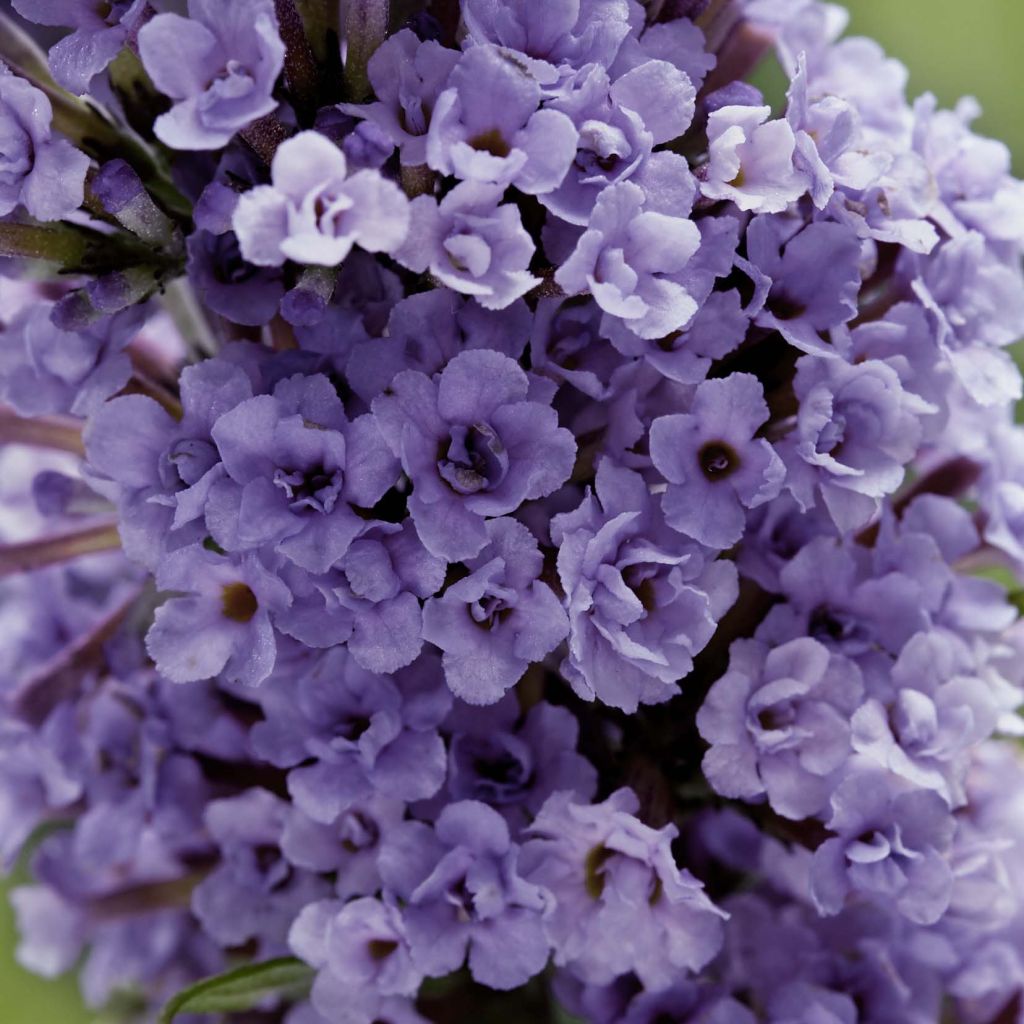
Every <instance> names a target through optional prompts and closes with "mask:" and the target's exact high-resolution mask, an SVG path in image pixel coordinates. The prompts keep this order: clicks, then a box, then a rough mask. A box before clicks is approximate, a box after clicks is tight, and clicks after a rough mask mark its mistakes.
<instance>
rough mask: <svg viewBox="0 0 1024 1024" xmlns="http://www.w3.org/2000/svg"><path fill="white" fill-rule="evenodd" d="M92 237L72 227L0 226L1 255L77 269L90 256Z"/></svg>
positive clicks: (3, 224) (5, 224)
mask: <svg viewBox="0 0 1024 1024" xmlns="http://www.w3.org/2000/svg"><path fill="white" fill-rule="evenodd" d="M88 249H89V241H88V238H87V237H86V236H85V235H83V234H82V233H81V232H79V231H76V230H75V229H74V228H70V227H64V226H60V227H43V226H42V225H39V224H9V223H0V256H20V257H22V258H24V259H33V260H49V261H50V262H52V263H59V264H60V265H61V266H62V267H74V266H76V265H77V264H79V263H80V262H81V261H82V260H83V259H84V258H85V256H86V253H87V252H88Z"/></svg>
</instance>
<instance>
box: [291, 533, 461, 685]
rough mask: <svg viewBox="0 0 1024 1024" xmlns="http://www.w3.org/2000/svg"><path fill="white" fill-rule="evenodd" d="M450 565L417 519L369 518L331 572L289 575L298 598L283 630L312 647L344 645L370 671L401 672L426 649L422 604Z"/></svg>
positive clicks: (435, 588) (436, 588)
mask: <svg viewBox="0 0 1024 1024" xmlns="http://www.w3.org/2000/svg"><path fill="white" fill-rule="evenodd" d="M445 567H446V563H445V561H444V560H443V559H441V558H437V557H435V556H434V555H431V554H430V552H428V551H427V550H426V548H424V547H423V544H422V542H421V541H420V539H419V537H418V535H417V533H416V528H415V527H414V525H413V523H412V521H411V520H408V519H407V520H406V521H405V522H403V523H401V524H398V523H385V522H369V523H366V524H364V526H363V527H362V529H361V531H360V533H359V535H358V537H357V539H356V540H355V541H353V542H352V544H351V545H350V546H349V548H348V551H347V552H346V554H345V555H344V556H343V557H342V558H341V560H340V561H339V562H338V564H337V565H336V566H335V568H334V569H333V570H331V571H330V572H328V573H326V574H325V575H322V576H310V575H308V574H306V573H305V572H302V571H300V572H299V573H298V575H296V574H287V576H286V578H287V580H288V583H289V585H290V587H291V589H292V593H293V594H294V595H295V601H294V603H293V604H292V607H291V608H290V609H289V610H288V612H287V613H286V614H284V615H282V616H280V617H279V620H278V628H279V629H280V630H281V632H282V633H287V634H288V635H289V636H292V637H294V638H295V639H296V640H298V641H299V642H300V643H303V644H305V645H306V646H308V647H314V648H322V647H331V646H333V645H334V644H339V643H344V644H346V645H347V648H348V652H349V653H350V654H351V655H352V657H353V658H355V660H356V661H357V662H358V663H359V664H360V665H361V666H362V667H363V668H365V669H366V670H367V671H368V672H379V673H385V674H386V673H389V672H394V671H396V670H397V669H399V668H404V667H405V666H406V665H409V664H411V663H412V662H413V661H415V659H416V657H417V656H418V655H419V653H420V650H421V649H422V647H423V629H422V621H423V616H422V610H421V608H420V601H421V600H422V599H423V598H428V597H431V596H433V595H434V594H436V593H437V591H438V590H440V589H441V586H442V584H443V583H444V576H445Z"/></svg>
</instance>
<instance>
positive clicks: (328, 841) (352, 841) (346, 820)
mask: <svg viewBox="0 0 1024 1024" xmlns="http://www.w3.org/2000/svg"><path fill="white" fill-rule="evenodd" d="M404 817H405V804H404V803H403V802H402V801H401V800H396V799H394V798H393V797H388V796H383V797H377V796H373V797H370V798H369V799H367V800H364V801H361V802H359V803H355V804H353V805H352V806H350V807H347V808H346V809H345V810H343V811H342V812H341V813H340V814H339V815H338V817H337V818H335V819H334V821H332V822H330V823H327V824H325V823H324V822H321V821H317V820H315V819H314V818H311V817H310V816H309V815H308V814H306V813H305V812H304V811H301V810H299V808H298V807H295V806H292V807H289V809H288V815H287V818H286V820H285V824H284V830H283V832H282V833H281V853H282V854H284V856H285V857H286V858H287V859H288V862H289V863H291V864H294V865H295V866H296V867H298V868H302V869H304V870H306V871H313V872H317V873H320V874H328V873H334V874H336V876H337V881H336V882H335V891H336V894H337V896H338V897H339V898H341V899H349V898H350V897H353V896H371V895H373V894H374V893H375V892H378V891H379V890H380V887H381V881H380V871H379V870H378V867H377V861H378V857H379V854H380V844H381V842H382V840H383V838H384V836H385V835H386V834H387V833H388V832H389V831H390V830H391V829H392V828H393V827H394V826H395V825H397V824H398V822H400V821H401V820H402V819H403V818H404Z"/></svg>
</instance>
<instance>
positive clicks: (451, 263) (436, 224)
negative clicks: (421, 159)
mask: <svg viewBox="0 0 1024 1024" xmlns="http://www.w3.org/2000/svg"><path fill="white" fill-rule="evenodd" d="M503 192H504V189H503V188H502V187H501V186H500V185H488V184H483V183H480V182H475V181H464V182H462V184H460V185H457V186H456V187H455V188H453V189H452V190H451V192H449V193H448V195H446V196H445V197H444V199H442V200H441V202H440V203H438V202H437V200H436V199H434V198H433V197H432V196H417V198H416V199H414V200H413V201H412V203H411V205H410V221H409V233H408V237H407V238H406V240H405V244H404V245H403V246H402V247H401V249H399V250H398V252H397V253H395V259H397V260H398V262H399V263H401V264H402V265H403V266H406V267H408V268H409V269H410V270H415V271H416V272H417V273H423V272H424V271H426V270H429V271H430V273H431V274H433V275H434V277H436V278H437V279H438V281H440V282H441V283H442V284H443V285H446V286H447V287H449V288H451V289H452V291H456V292H460V293H461V294H463V295H472V296H473V297H474V298H475V299H476V301H477V302H479V303H480V305H481V306H483V307H484V308H485V309H505V308H506V307H507V306H510V305H511V304H512V303H513V302H515V300H516V299H518V298H519V297H520V296H522V295H525V294H526V293H527V292H528V291H530V290H531V289H532V288H534V287H536V285H538V284H540V280H539V278H536V277H534V276H533V274H531V273H530V272H529V270H528V267H529V265H530V260H531V259H532V258H533V253H534V244H533V239H532V238H531V237H530V234H529V232H528V231H527V230H526V229H525V228H524V227H523V222H522V218H521V216H520V211H519V208H518V207H517V206H515V205H514V204H513V203H504V204H502V205H499V202H500V200H501V197H502V194H503Z"/></svg>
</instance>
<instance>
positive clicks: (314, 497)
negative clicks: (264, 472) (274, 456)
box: [274, 465, 342, 514]
mask: <svg viewBox="0 0 1024 1024" xmlns="http://www.w3.org/2000/svg"><path fill="white" fill-rule="evenodd" d="M274 483H275V484H276V485H277V486H278V487H280V488H281V490H283V491H284V493H285V494H286V495H287V497H288V500H289V504H290V506H291V508H292V510H293V511H295V512H298V511H300V510H301V509H312V510H313V511H314V512H321V513H325V514H326V513H329V512H331V511H332V510H333V508H334V506H335V504H336V503H337V501H338V495H339V493H340V491H341V484H342V481H341V474H340V473H329V472H328V471H327V470H326V469H324V467H323V466H322V465H321V466H311V467H310V468H309V469H305V470H291V471H289V470H284V469H279V470H277V472H276V473H275V474H274Z"/></svg>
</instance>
